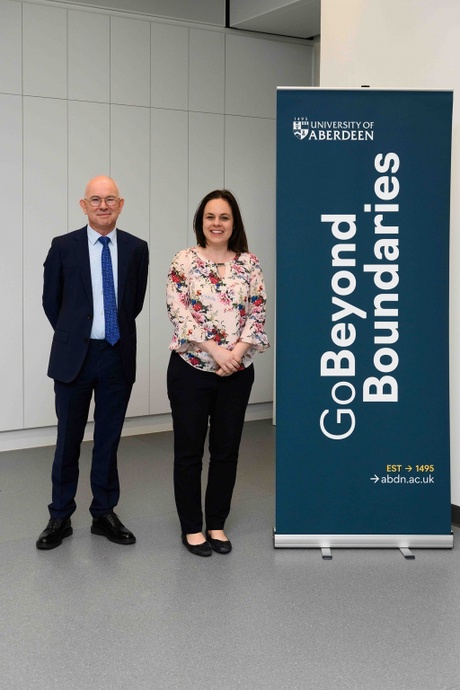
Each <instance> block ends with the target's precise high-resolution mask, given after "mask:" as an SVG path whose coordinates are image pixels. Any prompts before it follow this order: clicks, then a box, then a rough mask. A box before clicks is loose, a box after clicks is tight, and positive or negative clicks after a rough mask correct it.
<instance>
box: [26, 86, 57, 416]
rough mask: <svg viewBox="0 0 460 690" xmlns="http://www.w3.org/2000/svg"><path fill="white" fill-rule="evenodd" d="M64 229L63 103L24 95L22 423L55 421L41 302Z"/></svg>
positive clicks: (49, 333)
mask: <svg viewBox="0 0 460 690" xmlns="http://www.w3.org/2000/svg"><path fill="white" fill-rule="evenodd" d="M66 230H67V103H66V102H65V101H60V100H53V99H45V98H24V397H25V409H24V417H25V426H26V427H35V426H47V425H50V424H54V423H55V419H56V418H55V413H54V397H53V383H52V381H51V379H49V378H47V375H46V371H47V368H48V354H49V349H50V345H51V339H52V328H51V326H50V324H49V322H48V320H47V318H46V316H45V314H44V312H43V309H42V304H41V295H42V285H43V262H44V260H45V257H46V255H47V253H48V249H49V246H50V244H51V239H52V238H53V237H55V236H56V235H62V234H63V233H65V232H66Z"/></svg>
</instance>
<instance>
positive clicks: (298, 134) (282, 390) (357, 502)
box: [274, 87, 453, 548]
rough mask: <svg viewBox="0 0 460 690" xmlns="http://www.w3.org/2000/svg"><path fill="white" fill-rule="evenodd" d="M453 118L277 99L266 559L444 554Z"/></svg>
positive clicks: (374, 102) (437, 101)
mask: <svg viewBox="0 0 460 690" xmlns="http://www.w3.org/2000/svg"><path fill="white" fill-rule="evenodd" d="M452 103H453V95H452V92H451V91H418V90H413V91H412V90H408V91H399V90H380V89H379V90H376V89H371V88H361V89H322V88H311V89H310V88H306V89H299V88H287V87H286V88H284V87H281V88H279V89H278V114H277V307H276V309H277V334H276V346H277V358H276V362H277V363H276V371H277V376H276V379H277V383H276V392H277V394H276V437H277V442H276V521H275V538H274V543H275V547H299V548H302V547H305V548H307V547H321V548H322V547H380V548H381V547H395V548H402V547H408V548H410V547H420V548H430V547H433V548H451V547H452V546H453V537H452V533H451V524H450V510H451V508H450V466H449V465H450V463H449V387H448V382H449V346H448V317H449V300H448V285H449V201H450V166H451V129H452Z"/></svg>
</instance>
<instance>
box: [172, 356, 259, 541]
mask: <svg viewBox="0 0 460 690" xmlns="http://www.w3.org/2000/svg"><path fill="white" fill-rule="evenodd" d="M253 382H254V367H253V365H252V364H251V365H250V366H249V367H248V368H246V369H243V370H241V371H238V372H236V373H235V374H232V375H231V376H224V377H221V376H217V374H213V373H211V372H207V371H201V370H200V369H196V368H195V367H193V366H191V365H190V364H188V363H187V362H185V361H184V360H183V359H182V357H180V355H178V354H176V353H172V355H171V359H170V362H169V366H168V397H169V400H170V403H171V410H172V417H173V428H174V495H175V499H176V506H177V512H178V514H179V520H180V523H181V528H182V532H184V534H194V533H196V532H201V530H202V527H203V513H202V507H201V471H202V467H203V453H204V444H205V440H206V434H207V430H208V421H209V454H210V457H209V470H208V482H207V488H206V496H205V518H206V527H207V529H211V530H212V529H223V527H224V524H225V520H226V518H227V516H228V514H229V512H230V503H231V499H232V494H233V488H234V486H235V480H236V468H237V462H238V453H239V447H240V441H241V435H242V432H243V424H244V415H245V412H246V408H247V405H248V402H249V396H250V393H251V388H252V384H253Z"/></svg>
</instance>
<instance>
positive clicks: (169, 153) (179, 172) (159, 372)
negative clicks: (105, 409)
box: [150, 110, 191, 414]
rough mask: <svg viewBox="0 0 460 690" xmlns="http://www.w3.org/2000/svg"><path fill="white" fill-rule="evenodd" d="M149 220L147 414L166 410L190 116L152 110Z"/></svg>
mask: <svg viewBox="0 0 460 690" xmlns="http://www.w3.org/2000/svg"><path fill="white" fill-rule="evenodd" d="M151 151H152V152H151V165H152V167H151V173H152V178H151V180H152V181H151V185H152V186H151V202H152V206H151V225H150V362H151V366H150V390H151V396H150V413H151V414H159V413H162V412H169V411H170V407H169V401H168V398H167V395H166V369H167V365H168V361H169V351H168V346H169V343H170V341H171V336H172V326H171V323H170V321H169V319H168V317H167V313H166V300H165V289H166V278H167V274H168V270H169V266H170V264H171V261H172V258H173V256H174V254H175V253H176V252H178V251H180V250H181V249H185V248H186V247H187V246H188V245H187V228H188V227H189V225H190V223H191V220H190V218H189V217H188V200H187V197H188V117H187V113H183V112H180V111H168V110H152V149H151Z"/></svg>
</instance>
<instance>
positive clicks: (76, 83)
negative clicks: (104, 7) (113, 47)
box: [68, 11, 110, 103]
mask: <svg viewBox="0 0 460 690" xmlns="http://www.w3.org/2000/svg"><path fill="white" fill-rule="evenodd" d="M68 43H69V50H68V54H69V98H70V99H76V100H86V101H96V102H102V103H108V101H109V94H110V18H109V17H108V16H106V15H102V14H95V13H93V14H88V13H86V12H71V11H70V12H69V13H68Z"/></svg>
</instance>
